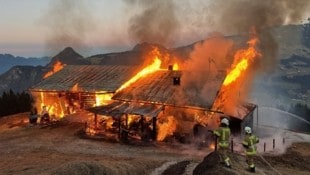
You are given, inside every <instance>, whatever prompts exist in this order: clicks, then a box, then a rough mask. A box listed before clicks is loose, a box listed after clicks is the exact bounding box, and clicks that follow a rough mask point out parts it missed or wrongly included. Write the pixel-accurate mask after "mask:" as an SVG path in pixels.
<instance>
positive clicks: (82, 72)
mask: <svg viewBox="0 0 310 175" xmlns="http://www.w3.org/2000/svg"><path fill="white" fill-rule="evenodd" d="M136 73H137V67H133V66H103V65H67V66H65V67H64V68H63V69H62V70H60V71H59V72H57V73H55V74H54V75H53V76H50V77H48V78H46V79H44V80H43V81H41V82H39V83H38V84H36V85H35V86H33V87H32V88H31V89H30V90H31V91H72V88H73V87H74V86H78V89H79V91H83V92H115V91H116V90H117V89H118V88H119V87H120V86H121V85H122V84H124V83H125V82H126V81H128V80H129V79H130V78H131V77H132V76H133V75H135V74H136Z"/></svg>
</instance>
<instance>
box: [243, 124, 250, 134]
mask: <svg viewBox="0 0 310 175" xmlns="http://www.w3.org/2000/svg"><path fill="white" fill-rule="evenodd" d="M244 131H245V133H247V134H251V133H252V129H251V128H250V127H248V126H246V127H245V128H244Z"/></svg>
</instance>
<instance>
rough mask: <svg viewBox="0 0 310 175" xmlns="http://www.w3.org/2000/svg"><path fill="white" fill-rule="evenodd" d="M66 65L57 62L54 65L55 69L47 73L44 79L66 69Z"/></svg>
mask: <svg viewBox="0 0 310 175" xmlns="http://www.w3.org/2000/svg"><path fill="white" fill-rule="evenodd" d="M65 65H66V64H63V63H62V62H60V61H59V60H57V61H56V63H55V64H54V65H53V69H52V70H51V71H49V72H47V73H46V74H45V75H44V76H43V78H47V77H49V76H51V75H53V74H54V73H56V72H58V71H60V70H61V69H63V68H64V66H65Z"/></svg>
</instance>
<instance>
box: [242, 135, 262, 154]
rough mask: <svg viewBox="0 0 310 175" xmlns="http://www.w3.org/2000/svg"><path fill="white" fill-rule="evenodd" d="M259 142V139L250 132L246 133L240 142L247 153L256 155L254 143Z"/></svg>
mask: <svg viewBox="0 0 310 175" xmlns="http://www.w3.org/2000/svg"><path fill="white" fill-rule="evenodd" d="M258 142H259V139H258V138H257V137H256V136H255V135H252V134H247V135H246V136H245V138H244V140H243V142H242V145H243V146H244V147H245V148H246V154H247V155H256V150H257V148H256V144H257V143H258Z"/></svg>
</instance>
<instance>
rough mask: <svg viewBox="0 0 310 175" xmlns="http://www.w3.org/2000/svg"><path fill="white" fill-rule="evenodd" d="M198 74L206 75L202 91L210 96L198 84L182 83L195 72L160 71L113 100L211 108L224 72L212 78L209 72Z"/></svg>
mask: <svg viewBox="0 0 310 175" xmlns="http://www.w3.org/2000/svg"><path fill="white" fill-rule="evenodd" d="M199 73H200V74H203V75H205V76H204V77H205V78H204V79H202V80H201V81H202V84H204V86H205V87H204V88H203V89H204V90H206V89H207V90H208V95H207V96H204V95H202V92H201V89H199V88H197V87H196V85H194V84H190V83H186V84H185V83H182V76H185V75H186V76H193V75H195V73H193V72H190V71H171V70H158V71H156V72H154V73H152V74H149V75H148V76H146V77H142V78H140V79H139V80H137V81H136V82H134V83H133V84H131V85H130V86H128V87H126V88H125V89H123V90H121V91H119V92H117V93H116V94H115V95H114V96H113V98H112V99H114V100H122V101H134V102H145V103H155V104H162V105H172V106H180V107H185V106H187V107H200V108H206V109H210V108H211V107H212V105H213V103H214V100H215V98H216V96H217V92H218V90H219V89H220V87H221V86H222V83H223V80H224V78H225V76H226V74H225V72H224V71H218V72H216V73H215V74H209V75H208V72H199ZM206 86H208V87H206Z"/></svg>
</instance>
